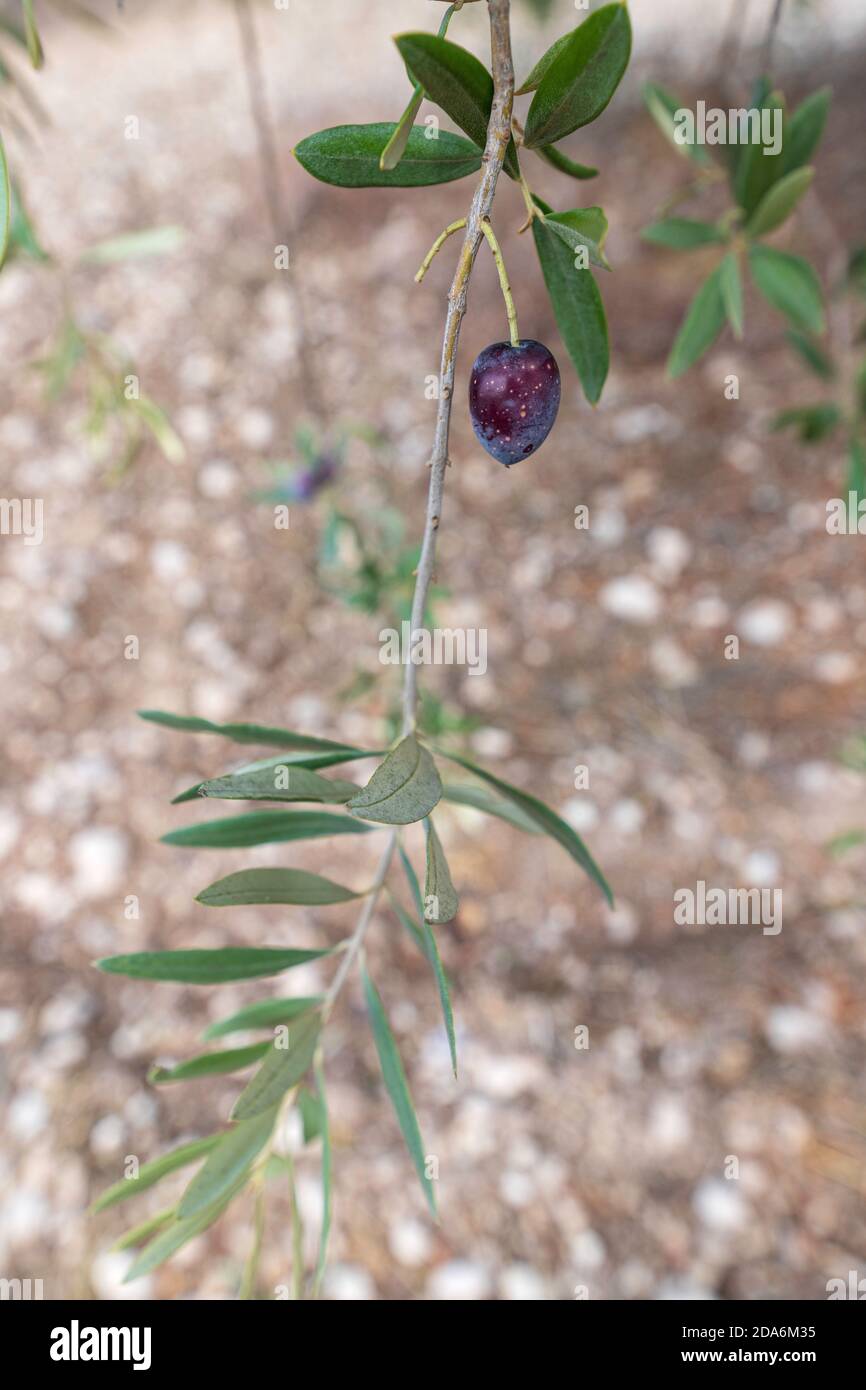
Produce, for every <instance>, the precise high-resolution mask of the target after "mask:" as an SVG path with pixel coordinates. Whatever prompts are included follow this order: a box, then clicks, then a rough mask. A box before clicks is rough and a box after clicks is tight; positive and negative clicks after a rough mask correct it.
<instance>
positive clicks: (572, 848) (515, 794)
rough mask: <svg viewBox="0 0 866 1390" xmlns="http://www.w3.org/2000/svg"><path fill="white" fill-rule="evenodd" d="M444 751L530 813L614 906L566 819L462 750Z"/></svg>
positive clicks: (608, 888) (534, 820) (593, 861)
mask: <svg viewBox="0 0 866 1390" xmlns="http://www.w3.org/2000/svg"><path fill="white" fill-rule="evenodd" d="M441 751H442V757H443V758H447V759H448V760H449V762H452V763H459V764H460V766H461V767H464V768H465V769H466V771H467V772H471V773H472V774H473V775H474V776H475V777H480V778H481V780H482V781H483V782H487V783H489V785H490V786H491V787H494V788H495V790H496V791H498V792H499V793H500V794H501V795H502V796H504V797H507V799H508V800H509V801H513V802H514V803H515V805H516V806H518V807H519V808H520V810H521V811H522V812H523V813H524V815H526V816H528V817H529V819H530V820H531V821H533V822H534V823H535V824H536V825H537V826H538V828H539V830H542V831H543V832H544V834H545V835H549V836H550V838H551V839H553V840H556V842H557V843H558V844H560V845H561V846H562V848H563V849H564V850H565V851H566V853H568V854H570V855H571V857H572V859H573V860H574V861H575V863H577V864H579V865H580V867H581V868H582V869H583V870H584V872H585V873H587V874H588V875H589V877H590V878H591V879H592V880H593V882H594V883H596V884H597V885H598V887H599V888H600V889H601V891H602V893H603V894H604V896H605V897H606V898H607V901H608V902H609V903H610V904H611V906H613V894H612V893H611V890H610V887H609V885H608V882H607V880H606V878H605V877H604V874H603V873H602V872H601V869H600V868H599V867H598V865H597V864H596V862H595V860H594V859H593V857H592V855H591V854H590V852H589V850H588V849H587V847H586V845H585V844H584V843H583V840H581V838H580V836H579V835H578V834H577V832H576V831H575V830H573V829H572V828H571V826H570V825H569V824H568V822H567V821H564V820H563V819H562V817H561V816H558V815H557V814H556V812H555V811H553V810H551V808H550V807H549V806H546V805H545V804H544V802H543V801H539V800H538V797H536V796H531V795H530V793H529V792H524V791H521V790H520V788H519V787H513V786H512V785H511V783H510V782H504V781H503V780H502V778H501V777H494V775H493V773H492V772H488V771H487V770H486V769H485V768H483V767H479V766H478V765H477V763H473V762H470V761H469V759H468V758H464V757H463V756H462V754H460V753H446V752H444V750H441Z"/></svg>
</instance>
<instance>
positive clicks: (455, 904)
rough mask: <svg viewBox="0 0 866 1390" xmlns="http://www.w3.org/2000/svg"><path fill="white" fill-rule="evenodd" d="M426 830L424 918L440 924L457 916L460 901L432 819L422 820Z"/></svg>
mask: <svg viewBox="0 0 866 1390" xmlns="http://www.w3.org/2000/svg"><path fill="white" fill-rule="evenodd" d="M424 825H425V827H426V830H427V875H426V878H425V881H424V914H423V915H424V918H425V920H426V921H427V922H434V923H436V924H437V925H440V926H441V925H442V923H444V922H450V921H451V919H452V918H453V917H456V916H457V909H458V908H459V906H460V903H459V901H458V898H457V894H456V892H455V891H454V884H453V883H452V882H451V872H450V870H449V868H448V860H447V859H446V858H445V851H444V849H443V848H442V841H441V840H440V839H439V836H438V835H437V833H436V827H435V826H434V824H433V822H432V820H430V819H427V820H426V821H425V822H424Z"/></svg>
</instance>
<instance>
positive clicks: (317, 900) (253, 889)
mask: <svg viewBox="0 0 866 1390" xmlns="http://www.w3.org/2000/svg"><path fill="white" fill-rule="evenodd" d="M360 896H361V894H360V893H355V892H353V890H352V889H351V888H343V887H342V885H341V884H339V883H333V882H332V881H331V879H329V878H323V877H322V876H321V875H320V874H311V873H308V872H307V871H306V870H305V869H241V870H240V871H239V872H238V873H236V874H227V875H226V877H225V878H220V879H217V881H216V883H212V884H211V885H210V887H208V888H205V889H203V890H202V892H201V893H199V894H198V896H197V897H196V902H199V903H203V904H204V906H205V907H243V906H245V905H248V904H250V903H297V904H298V905H300V906H303V907H325V906H327V905H328V904H330V903H347V902H349V901H351V899H352V898H358V897H360Z"/></svg>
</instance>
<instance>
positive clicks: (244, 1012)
mask: <svg viewBox="0 0 866 1390" xmlns="http://www.w3.org/2000/svg"><path fill="white" fill-rule="evenodd" d="M321 1002H322V999H321V996H320V995H318V994H314V995H310V996H309V997H300V998H297V999H260V1000H258V1002H257V1003H255V1004H248V1005H247V1007H246V1008H245V1009H239V1010H238V1012H237V1013H235V1014H230V1015H229V1017H228V1018H222V1019H220V1020H219V1021H218V1022H217V1023H211V1024H210V1025H209V1027H207V1028H206V1029H205V1031H204V1033H203V1034H202V1037H203V1038H204V1039H205V1041H206V1042H209V1041H210V1040H211V1039H212V1038H222V1037H225V1035H226V1033H240V1032H243V1031H244V1030H245V1029H247V1028H275V1027H276V1026H277V1024H279V1023H290V1022H291V1020H292V1019H293V1018H298V1017H299V1016H300V1015H301V1014H306V1013H309V1011H310V1009H315V1008H317V1007H318V1005H319V1004H321Z"/></svg>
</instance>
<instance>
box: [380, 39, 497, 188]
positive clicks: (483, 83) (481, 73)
mask: <svg viewBox="0 0 866 1390" xmlns="http://www.w3.org/2000/svg"><path fill="white" fill-rule="evenodd" d="M394 42H395V44H396V45H397V48H398V49H399V51H400V56H401V58H402V59H403V61H404V63H405V64H406V67H407V68H408V69H409V72H410V73H411V75H412V76H413V77H414V78H415V81H416V82H418V83H420V85H421V86H422V87H423V89H424V92H425V93H426V95H427V96H428V97H429V98H430V100H431V101H434V102H435V103H436V105H437V106H441V108H442V110H443V111H444V112H445V114H446V116H450V117H451V120H452V121H453V122H454V124H455V125H458V126H459V127H460V129H461V130H462V131H464V132H465V133H466V134H467V135H468V136H469V138H470V140H472V141H473V142H474V144H476V145H478V147H479V148H480V149H482V150H483V149H484V146H485V144H486V142H487V124H488V122H489V120H490V108H491V107H492V105H493V78H492V77H491V76H490V73H489V72H488V71H487V69H486V68H485V66H484V64H483V63H481V62H479V60H478V59H477V58H476V57H475V55H474V54H473V53H469V52H468V50H467V49H465V48H461V47H460V45H459V44H457V43H452V42H451V41H450V40H449V39H443V38H439V37H438V35H436V34H425V33H412V34H398V35H397V37H396V38H395V39H394ZM504 167H505V170H506V172H507V173H509V174H510V175H511V176H512V178H515V177H517V175H518V173H519V169H518V166H517V153H516V151H515V148H514V141H513V140H509V142H508V149H507V150H506V154H505V161H504Z"/></svg>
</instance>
